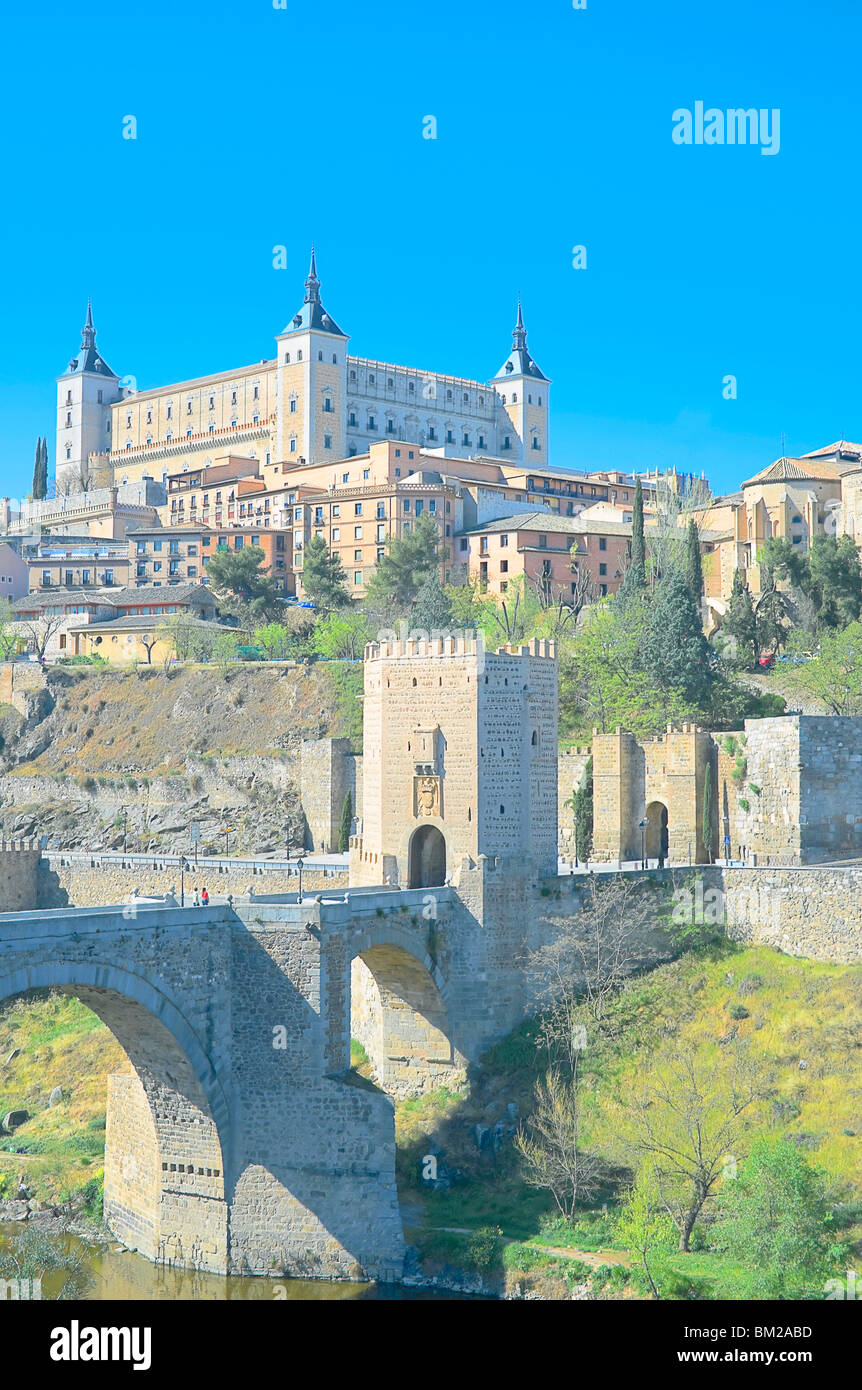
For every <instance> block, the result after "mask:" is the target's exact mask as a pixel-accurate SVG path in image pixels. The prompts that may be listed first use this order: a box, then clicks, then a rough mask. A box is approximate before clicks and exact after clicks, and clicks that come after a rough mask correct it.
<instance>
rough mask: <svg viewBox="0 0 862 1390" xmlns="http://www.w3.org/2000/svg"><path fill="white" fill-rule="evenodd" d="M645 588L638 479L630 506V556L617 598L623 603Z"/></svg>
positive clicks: (641, 511) (642, 497) (642, 515)
mask: <svg viewBox="0 0 862 1390" xmlns="http://www.w3.org/2000/svg"><path fill="white" fill-rule="evenodd" d="M645 588H646V545H645V543H644V494H643V488H642V487H641V480H640V478H636V479H635V500H634V505H633V506H632V555H631V562H630V564H629V567H628V569H627V570H626V572H625V575H624V576H623V582H622V584H621V585H620V587H619V591H618V593H617V598H618V599H619V600H621V601H622V602H623V603H625V601H626V600H627V599H629V598H634V597H635V596H636V595H638V594H641V593H643V591H644V589H645Z"/></svg>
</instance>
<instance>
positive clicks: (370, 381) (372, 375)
mask: <svg viewBox="0 0 862 1390" xmlns="http://www.w3.org/2000/svg"><path fill="white" fill-rule="evenodd" d="M368 380H369V383H370V384H371V385H372V386H373V385H374V380H375V378H374V373H373V372H369V373H368Z"/></svg>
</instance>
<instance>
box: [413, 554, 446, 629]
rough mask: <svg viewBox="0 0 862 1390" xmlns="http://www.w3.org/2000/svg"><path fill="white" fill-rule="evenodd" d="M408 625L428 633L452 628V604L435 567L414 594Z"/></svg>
mask: <svg viewBox="0 0 862 1390" xmlns="http://www.w3.org/2000/svg"><path fill="white" fill-rule="evenodd" d="M410 626H411V628H413V629H415V630H417V631H421V632H427V633H428V634H429V635H430V634H431V633H432V632H450V631H451V629H452V604H451V602H450V599H449V596H448V594H447V593H446V590H445V589H444V587H443V585H442V584H441V583H440V576H439V574H438V573H437V571H436V569H434V570H431V571H430V572H429V573H428V575H427V577H426V579H425V580H424V582H423V584H422V587H421V589H420V590H419V592H418V594H417V595H416V602H415V604H414V605H413V612H412V613H411V614H410Z"/></svg>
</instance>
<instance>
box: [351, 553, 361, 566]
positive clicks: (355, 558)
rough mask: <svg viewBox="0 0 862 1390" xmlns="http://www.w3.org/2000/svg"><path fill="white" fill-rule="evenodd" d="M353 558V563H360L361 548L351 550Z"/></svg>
mask: <svg viewBox="0 0 862 1390" xmlns="http://www.w3.org/2000/svg"><path fill="white" fill-rule="evenodd" d="M353 560H354V563H355V564H361V563H362V551H361V550H354V552H353Z"/></svg>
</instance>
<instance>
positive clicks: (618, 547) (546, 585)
mask: <svg viewBox="0 0 862 1390" xmlns="http://www.w3.org/2000/svg"><path fill="white" fill-rule="evenodd" d="M631 530H632V528H631V526H630V525H625V524H624V523H621V522H612V521H592V522H588V521H586V520H585V519H584V518H583V517H562V516H557V515H554V514H551V513H547V512H532V513H527V514H526V515H520V516H511V517H501V518H500V519H499V520H497V521H491V522H488V523H487V524H486V525H485V526H481V527H479V528H477V529H476V530H473V531H468V532H466V533H465V534H464V535H462V536H459V537H458V538H457V541H456V554H457V556H458V559H459V561H460V562H461V563H462V564H463V565H464V566H465V567H466V571H467V573H468V574H469V576H470V578H471V579H478V580H479V581H480V583H481V584H482V586H483V588H485V589H486V590H487V592H488V593H492V594H497V595H500V596H503V595H505V594H506V593H507V592H508V589H509V587H510V585H511V584H512V582H513V580H515V579H518V578H523V579H524V580H525V581H526V583H527V584H529V585H530V586H532V587H540V588H541V589H542V591H543V593H544V594H545V595H546V596H547V597H548V598H549V599H551V600H556V599H558V598H562V599H563V601H564V602H565V600H566V599H567V598H570V597H571V596H572V595H573V594H575V593H576V591H577V588H578V583H579V579H581V578H582V577H583V576H584V575H587V576H589V579H590V580H591V583H592V588H593V592H594V594H595V595H596V597H605V596H606V595H608V594H615V593H616V591H617V589H618V588H619V586H620V583H621V582H622V578H623V575H624V574H625V570H626V565H627V559H628V551H629V546H630V542H631Z"/></svg>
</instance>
